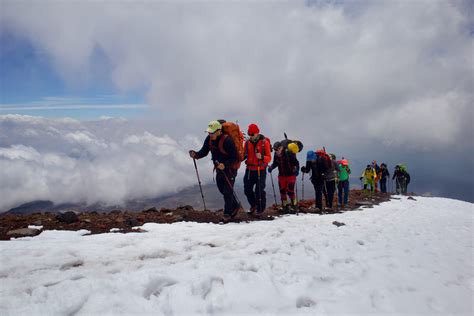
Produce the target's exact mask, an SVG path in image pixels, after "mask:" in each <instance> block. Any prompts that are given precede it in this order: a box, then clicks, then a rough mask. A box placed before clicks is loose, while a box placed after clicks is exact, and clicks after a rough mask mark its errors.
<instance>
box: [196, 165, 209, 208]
mask: <svg viewBox="0 0 474 316" xmlns="http://www.w3.org/2000/svg"><path fill="white" fill-rule="evenodd" d="M193 162H194V169H196V175H197V178H198V183H199V190H201V197H202V204H204V210H207V207H206V201H204V194H203V193H202V185H201V179H200V178H199V172H198V168H197V164H196V158H193Z"/></svg>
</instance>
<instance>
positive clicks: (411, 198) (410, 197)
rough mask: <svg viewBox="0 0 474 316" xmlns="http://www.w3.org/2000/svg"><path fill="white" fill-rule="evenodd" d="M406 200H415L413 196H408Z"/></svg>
mask: <svg viewBox="0 0 474 316" xmlns="http://www.w3.org/2000/svg"><path fill="white" fill-rule="evenodd" d="M407 200H412V201H416V199H415V198H414V197H413V196H409V197H408V199H407Z"/></svg>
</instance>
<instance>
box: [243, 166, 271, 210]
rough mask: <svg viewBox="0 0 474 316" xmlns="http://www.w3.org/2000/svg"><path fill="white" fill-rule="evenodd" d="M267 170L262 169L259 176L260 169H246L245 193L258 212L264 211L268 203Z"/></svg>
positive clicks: (252, 206)
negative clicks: (266, 190)
mask: <svg viewBox="0 0 474 316" xmlns="http://www.w3.org/2000/svg"><path fill="white" fill-rule="evenodd" d="M266 171H267V170H266V168H263V169H261V170H260V177H259V175H258V172H259V171H258V170H250V169H247V170H245V176H244V193H245V196H246V197H247V200H248V201H249V204H250V207H251V208H255V209H256V210H257V213H261V212H263V211H264V210H265V208H266V204H267V199H266V197H267V193H266V192H265V184H266V180H267V178H266V177H267V173H266ZM254 187H255V191H254Z"/></svg>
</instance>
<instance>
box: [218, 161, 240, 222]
mask: <svg viewBox="0 0 474 316" xmlns="http://www.w3.org/2000/svg"><path fill="white" fill-rule="evenodd" d="M236 176H237V170H235V169H229V168H225V169H224V170H219V169H217V174H216V183H217V188H218V189H219V192H220V193H221V194H222V195H224V214H227V215H231V214H232V212H233V210H235V209H236V208H238V207H240V205H239V202H237V200H236V199H235V196H234V182H235V177H236Z"/></svg>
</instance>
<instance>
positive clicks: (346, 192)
mask: <svg viewBox="0 0 474 316" xmlns="http://www.w3.org/2000/svg"><path fill="white" fill-rule="evenodd" d="M343 182H344V206H347V204H348V203H349V180H346V181H343Z"/></svg>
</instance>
